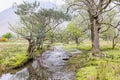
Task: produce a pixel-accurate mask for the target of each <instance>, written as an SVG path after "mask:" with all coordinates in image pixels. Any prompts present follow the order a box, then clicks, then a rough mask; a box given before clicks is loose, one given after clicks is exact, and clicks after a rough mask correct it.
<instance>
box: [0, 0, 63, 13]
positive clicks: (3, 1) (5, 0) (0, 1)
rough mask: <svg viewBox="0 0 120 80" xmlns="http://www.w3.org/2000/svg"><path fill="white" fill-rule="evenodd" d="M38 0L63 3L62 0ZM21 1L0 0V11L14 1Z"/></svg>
mask: <svg viewBox="0 0 120 80" xmlns="http://www.w3.org/2000/svg"><path fill="white" fill-rule="evenodd" d="M24 1H25V0H24ZM39 1H47V2H52V3H56V4H58V5H61V4H64V1H63V0H39ZM22 2H23V0H0V12H1V11H3V10H5V9H7V8H10V7H11V6H12V5H13V4H14V3H17V4H20V3H22Z"/></svg>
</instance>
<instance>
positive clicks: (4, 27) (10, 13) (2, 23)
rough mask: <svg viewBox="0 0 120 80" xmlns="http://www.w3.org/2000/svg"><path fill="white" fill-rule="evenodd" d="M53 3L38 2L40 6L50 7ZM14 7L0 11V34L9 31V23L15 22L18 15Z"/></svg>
mask: <svg viewBox="0 0 120 80" xmlns="http://www.w3.org/2000/svg"><path fill="white" fill-rule="evenodd" d="M53 6H54V4H53V3H50V2H43V1H42V2H40V7H42V8H52V7H53ZM14 11H15V8H9V9H6V10H4V11H2V12H0V36H1V35H2V34H4V33H6V32H11V31H10V30H9V28H8V27H9V24H8V23H10V24H16V23H17V21H18V20H19V17H18V16H17V15H16V14H15V13H14Z"/></svg>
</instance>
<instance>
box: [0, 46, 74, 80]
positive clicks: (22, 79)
mask: <svg viewBox="0 0 120 80" xmlns="http://www.w3.org/2000/svg"><path fill="white" fill-rule="evenodd" d="M64 58H69V56H68V55H67V54H66V52H65V51H64V50H62V49H61V46H56V47H54V50H53V51H46V52H44V53H43V54H42V55H41V56H40V57H38V58H36V60H34V62H33V63H31V64H29V65H28V66H26V68H24V69H23V70H21V71H18V72H17V73H16V74H13V75H12V74H3V75H2V77H1V78H0V80H74V79H75V72H74V71H69V69H68V67H66V66H65V62H66V61H64V60H63V59H64Z"/></svg>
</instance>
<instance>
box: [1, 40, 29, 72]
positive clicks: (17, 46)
mask: <svg viewBox="0 0 120 80" xmlns="http://www.w3.org/2000/svg"><path fill="white" fill-rule="evenodd" d="M27 45H28V44H27V42H26V41H11V42H0V73H2V72H3V71H5V70H8V69H11V68H14V67H16V66H18V65H19V64H21V63H22V62H23V61H25V60H26V59H27V58H28V56H27V52H26V49H27Z"/></svg>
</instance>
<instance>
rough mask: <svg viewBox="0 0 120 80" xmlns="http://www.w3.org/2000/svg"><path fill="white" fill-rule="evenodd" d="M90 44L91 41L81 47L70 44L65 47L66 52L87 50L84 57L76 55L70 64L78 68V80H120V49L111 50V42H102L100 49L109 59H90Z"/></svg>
mask: <svg viewBox="0 0 120 80" xmlns="http://www.w3.org/2000/svg"><path fill="white" fill-rule="evenodd" d="M90 44H91V43H90V41H85V42H83V43H81V44H80V45H79V46H76V45H75V44H69V45H65V46H64V47H63V48H64V49H66V50H70V49H73V48H77V49H79V50H83V51H84V50H87V52H86V53H84V54H83V55H74V56H73V57H72V58H71V59H70V60H69V62H68V64H69V65H71V66H72V68H74V67H75V68H76V71H77V72H76V80H120V48H118V47H116V48H115V49H111V46H112V44H111V42H110V41H101V42H100V45H101V46H100V48H101V50H102V52H103V53H104V54H106V55H107V56H108V58H100V57H93V58H88V54H89V50H90V49H91V46H90Z"/></svg>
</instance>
